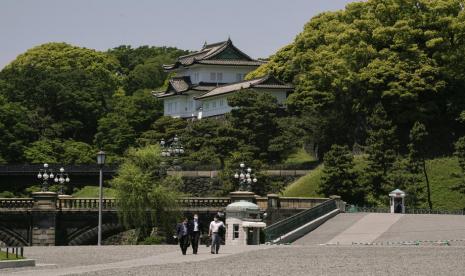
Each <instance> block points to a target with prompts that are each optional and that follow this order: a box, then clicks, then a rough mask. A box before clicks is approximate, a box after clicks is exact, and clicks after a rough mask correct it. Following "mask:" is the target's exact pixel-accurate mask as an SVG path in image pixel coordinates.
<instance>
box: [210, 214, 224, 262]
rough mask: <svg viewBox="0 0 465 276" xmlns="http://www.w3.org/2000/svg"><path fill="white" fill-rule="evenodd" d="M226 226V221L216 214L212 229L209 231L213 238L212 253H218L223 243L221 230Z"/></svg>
mask: <svg viewBox="0 0 465 276" xmlns="http://www.w3.org/2000/svg"><path fill="white" fill-rule="evenodd" d="M225 228H226V227H225V226H224V223H223V222H222V221H221V220H220V218H219V216H218V215H216V216H215V218H214V220H213V221H212V222H210V230H209V231H208V236H210V237H211V238H212V246H211V253H212V254H218V251H219V250H220V244H221V236H220V234H219V232H220V231H223V230H224V229H225Z"/></svg>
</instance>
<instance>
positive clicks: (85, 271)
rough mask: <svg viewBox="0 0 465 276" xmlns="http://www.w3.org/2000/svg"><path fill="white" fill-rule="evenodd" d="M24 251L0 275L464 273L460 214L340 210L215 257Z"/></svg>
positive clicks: (158, 250)
mask: <svg viewBox="0 0 465 276" xmlns="http://www.w3.org/2000/svg"><path fill="white" fill-rule="evenodd" d="M418 240H422V241H424V242H421V243H418V244H412V243H405V244H399V243H392V242H406V241H418ZM439 240H449V245H447V244H445V243H438V242H435V241H439ZM337 242H339V244H337ZM361 242H363V243H365V245H358V244H357V245H354V244H352V243H361ZM387 242H391V243H390V244H388V243H387ZM25 254H26V256H27V257H28V258H32V259H35V260H36V261H37V267H34V268H20V269H4V270H1V271H0V275H21V276H23V275H24V276H29V275H31V276H54V275H102V276H103V275H111V276H117V275H407V274H408V275H435V276H437V275H464V274H465V273H464V271H465V261H464V260H465V216H448V215H391V214H364V213H357V214H340V215H337V216H336V217H334V218H333V219H331V220H329V221H328V222H326V223H324V224H323V225H322V226H320V227H319V228H317V229H316V230H315V231H313V232H311V233H309V234H308V235H306V236H304V237H302V238H301V239H299V240H297V241H296V242H294V243H293V244H292V245H273V246H271V245H260V246H223V247H222V248H221V250H220V254H218V255H212V254H210V251H209V248H208V247H205V246H201V247H200V248H199V254H198V255H192V253H191V251H189V252H188V255H186V256H183V255H181V252H180V250H179V247H178V246H176V245H153V246H148V245H146V246H102V247H100V248H99V247H96V246H67V247H66V246H57V247H28V248H26V249H25Z"/></svg>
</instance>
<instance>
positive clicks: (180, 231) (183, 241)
mask: <svg viewBox="0 0 465 276" xmlns="http://www.w3.org/2000/svg"><path fill="white" fill-rule="evenodd" d="M176 236H177V237H178V240H179V246H180V247H181V251H182V254H183V255H186V251H187V248H188V247H189V226H188V225H187V218H183V220H182V222H181V223H178V225H176Z"/></svg>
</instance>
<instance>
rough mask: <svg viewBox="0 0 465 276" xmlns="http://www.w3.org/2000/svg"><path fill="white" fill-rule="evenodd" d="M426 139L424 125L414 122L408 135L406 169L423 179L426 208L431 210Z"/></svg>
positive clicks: (426, 133) (426, 134)
mask: <svg viewBox="0 0 465 276" xmlns="http://www.w3.org/2000/svg"><path fill="white" fill-rule="evenodd" d="M427 137H428V132H427V131H426V127H425V125H424V124H422V123H420V122H415V124H414V125H413V127H412V129H411V130H410V135H409V138H410V144H409V145H408V150H409V152H408V168H409V171H410V173H412V174H417V175H419V174H423V176H424V177H425V183H426V193H427V198H428V206H429V208H430V209H433V203H432V201H431V187H430V183H429V178H428V172H427V170H426V154H427V144H426V141H427V140H426V139H427ZM412 184H413V183H412Z"/></svg>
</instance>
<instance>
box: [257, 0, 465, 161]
mask: <svg viewBox="0 0 465 276" xmlns="http://www.w3.org/2000/svg"><path fill="white" fill-rule="evenodd" d="M464 20H465V12H464V9H463V1H460V0H443V1H416V2H415V1H404V0H391V1H382V0H370V1H363V2H358V3H351V4H348V5H347V6H346V8H345V9H343V10H341V11H337V12H326V13H322V14H319V15H317V16H315V17H313V18H312V19H311V20H310V21H309V22H308V23H307V24H305V26H304V29H303V31H302V32H301V33H300V34H299V35H298V36H297V37H296V38H295V40H294V42H293V43H291V44H290V45H288V46H286V47H283V48H282V49H280V50H279V51H278V52H277V53H275V54H274V55H273V56H271V58H270V62H268V63H267V64H265V65H263V66H261V67H259V68H258V69H257V70H256V71H255V72H252V73H250V74H249V75H248V77H255V76H258V75H260V74H264V73H267V72H272V73H273V74H274V75H275V76H277V77H278V78H279V79H281V80H284V81H292V82H293V83H294V84H295V92H294V93H292V94H291V95H290V96H289V99H288V105H289V108H290V109H291V110H292V111H293V112H294V113H295V114H299V115H300V114H303V115H305V114H306V113H307V112H308V110H311V112H312V113H313V114H315V115H316V116H317V117H316V118H314V119H313V120H310V121H307V127H306V128H307V129H310V130H314V131H315V134H318V133H319V136H317V137H314V136H315V135H314V134H312V135H311V136H312V137H311V138H312V139H313V140H316V142H318V145H319V148H323V149H322V150H321V153H324V152H325V151H326V150H328V149H329V146H330V145H331V144H333V143H337V144H347V145H349V147H350V146H351V145H352V144H354V143H358V144H363V141H364V140H365V136H366V131H367V127H368V125H367V124H366V120H365V118H366V117H368V116H369V114H370V113H371V111H372V110H373V109H374V106H375V105H376V104H377V103H379V102H382V103H383V106H384V108H385V109H386V111H387V112H388V113H389V114H390V119H391V120H392V122H393V124H394V125H396V126H397V127H398V139H399V141H400V145H401V146H402V147H401V150H402V151H404V150H406V146H407V144H408V143H409V142H408V136H409V131H410V127H411V126H412V125H413V123H414V122H415V121H422V122H424V123H425V124H426V125H428V129H429V133H430V135H429V137H428V140H429V141H435V143H431V147H430V148H429V150H428V151H429V152H430V153H433V154H443V153H449V152H450V150H451V145H452V143H453V141H454V140H455V139H456V138H455V135H456V134H457V133H459V135H463V134H464V133H463V127H462V126H461V125H459V124H457V123H456V121H455V118H457V117H458V115H459V114H460V112H462V111H463V110H464V109H465V108H464V107H465V97H464V94H463V91H465V90H464V87H465V73H464V72H465V56H464V55H461V54H459V53H462V52H463V51H464V50H465V35H464V34H465V25H464V24H463V22H464ZM319 114H321V116H319ZM327 114H329V115H330V116H329V117H328V115H327ZM320 118H321V119H323V120H321V119H320ZM308 124H311V125H310V126H308ZM341 126H342V127H341ZM334 137H337V138H334ZM333 139H338V140H339V141H333ZM326 141H330V142H329V143H328V142H326Z"/></svg>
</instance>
